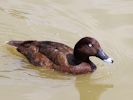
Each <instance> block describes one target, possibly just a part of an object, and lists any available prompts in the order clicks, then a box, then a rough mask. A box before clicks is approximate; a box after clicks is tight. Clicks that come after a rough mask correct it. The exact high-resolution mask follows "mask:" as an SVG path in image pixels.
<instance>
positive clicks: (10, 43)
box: [7, 40, 23, 47]
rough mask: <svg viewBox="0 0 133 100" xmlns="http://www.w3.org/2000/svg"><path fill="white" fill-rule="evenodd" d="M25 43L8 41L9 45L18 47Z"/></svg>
mask: <svg viewBox="0 0 133 100" xmlns="http://www.w3.org/2000/svg"><path fill="white" fill-rule="evenodd" d="M22 43H23V41H13V40H12V41H8V42H7V44H9V45H12V46H15V47H18V46H19V45H20V44H22Z"/></svg>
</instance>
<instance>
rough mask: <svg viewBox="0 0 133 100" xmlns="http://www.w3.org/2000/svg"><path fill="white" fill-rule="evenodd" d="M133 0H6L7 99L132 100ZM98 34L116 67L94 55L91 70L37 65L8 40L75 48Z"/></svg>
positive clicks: (2, 93) (1, 9)
mask: <svg viewBox="0 0 133 100" xmlns="http://www.w3.org/2000/svg"><path fill="white" fill-rule="evenodd" d="M132 18H133V1H131V0H100V1H99V0H1V1H0V60H1V61H0V98H1V99H2V100H132V98H133V95H132V94H133V78H132V76H133V72H132V71H133V67H132V65H133V53H132V51H133V45H132V44H133V19H132ZM84 36H91V37H95V38H96V39H97V40H98V41H99V42H100V44H101V46H102V47H103V49H104V50H105V51H106V52H107V53H108V54H109V55H111V57H113V58H114V61H115V63H114V64H113V65H108V64H105V63H104V62H102V61H100V60H99V59H96V58H92V60H93V61H94V62H95V63H96V65H97V66H98V69H97V70H96V71H95V72H94V73H92V74H85V75H78V76H74V75H70V74H63V73H59V72H56V71H53V70H48V69H41V68H36V67H35V66H32V65H31V64H29V62H28V61H27V60H26V58H25V57H24V56H22V55H21V54H19V53H18V52H16V50H15V49H14V48H12V47H11V46H8V45H6V44H5V42H6V41H9V40H31V39H33V40H35V39H36V40H52V41H58V42H62V43H65V44H67V45H69V46H71V47H73V46H74V44H75V42H76V41H78V40H79V39H80V38H82V37H84Z"/></svg>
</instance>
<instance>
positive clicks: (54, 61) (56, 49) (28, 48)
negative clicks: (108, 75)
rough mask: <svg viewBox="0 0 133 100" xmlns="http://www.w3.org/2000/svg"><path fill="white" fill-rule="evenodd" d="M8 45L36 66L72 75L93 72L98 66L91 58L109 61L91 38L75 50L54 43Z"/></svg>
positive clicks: (21, 42)
mask: <svg viewBox="0 0 133 100" xmlns="http://www.w3.org/2000/svg"><path fill="white" fill-rule="evenodd" d="M8 44H10V45H13V46H15V47H16V48H17V51H18V52H20V53H21V54H23V55H24V56H25V57H26V58H27V59H28V60H29V62H30V63H32V64H33V65H35V66H44V67H48V68H50V69H55V70H58V71H61V72H68V73H72V74H83V73H87V72H93V71H94V70H95V69H96V65H95V64H94V63H93V62H91V61H90V60H89V57H90V56H96V57H98V58H100V59H102V60H108V59H109V57H108V56H107V55H106V54H105V53H104V52H103V50H102V49H101V47H100V45H99V43H98V41H97V40H95V39H94V38H91V37H84V38H82V39H80V40H79V41H78V42H77V43H76V45H75V47H74V50H73V49H72V48H71V47H69V46H67V45H65V44H62V43H58V42H52V41H32V40H31V41H9V42H8ZM111 62H113V60H111Z"/></svg>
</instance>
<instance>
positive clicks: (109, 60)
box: [104, 58, 114, 63]
mask: <svg viewBox="0 0 133 100" xmlns="http://www.w3.org/2000/svg"><path fill="white" fill-rule="evenodd" d="M104 61H105V62H107V63H113V62H114V61H113V59H112V58H108V59H105V60H104Z"/></svg>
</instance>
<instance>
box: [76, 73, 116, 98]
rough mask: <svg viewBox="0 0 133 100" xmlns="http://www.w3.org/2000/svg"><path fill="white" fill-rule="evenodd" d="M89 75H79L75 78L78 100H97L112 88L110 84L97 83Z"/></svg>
mask: <svg viewBox="0 0 133 100" xmlns="http://www.w3.org/2000/svg"><path fill="white" fill-rule="evenodd" d="M89 76H91V75H81V76H79V77H77V79H76V82H75V86H76V88H77V90H78V91H79V94H80V100H99V99H100V97H101V96H102V94H103V93H104V92H106V91H107V90H108V89H110V88H113V85H112V84H107V83H97V82H95V81H94V80H93V79H91V77H89Z"/></svg>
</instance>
